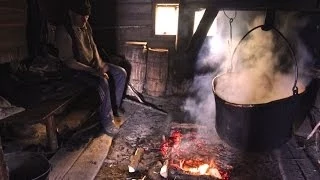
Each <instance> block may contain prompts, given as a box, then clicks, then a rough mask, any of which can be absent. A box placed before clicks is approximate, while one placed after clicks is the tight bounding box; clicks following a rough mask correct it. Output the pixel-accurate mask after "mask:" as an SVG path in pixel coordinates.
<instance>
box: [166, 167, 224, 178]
mask: <svg viewBox="0 0 320 180" xmlns="http://www.w3.org/2000/svg"><path fill="white" fill-rule="evenodd" d="M168 177H169V179H175V180H185V179H188V180H212V179H213V177H212V176H208V175H193V174H187V173H185V172H182V171H180V170H178V169H170V170H169V175H168ZM214 179H219V178H214Z"/></svg>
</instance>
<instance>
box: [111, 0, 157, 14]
mask: <svg viewBox="0 0 320 180" xmlns="http://www.w3.org/2000/svg"><path fill="white" fill-rule="evenodd" d="M117 13H118V14H128V13H150V14H151V13H152V4H151V3H145V4H119V5H118V6H117Z"/></svg>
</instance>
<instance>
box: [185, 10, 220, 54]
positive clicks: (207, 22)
mask: <svg viewBox="0 0 320 180" xmlns="http://www.w3.org/2000/svg"><path fill="white" fill-rule="evenodd" d="M218 12H219V11H218V10H217V9H214V8H207V9H206V11H205V12H204V15H203V17H202V19H201V21H200V23H199V26H198V28H197V30H196V32H195V33H194V35H193V36H192V39H191V41H190V43H189V46H188V48H187V50H186V52H187V53H188V54H189V55H191V57H192V58H195V57H196V56H197V55H198V53H199V51H200V49H201V46H202V44H203V42H204V40H205V39H206V37H207V34H208V31H209V29H210V27H211V25H212V23H213V21H214V19H215V18H216V16H217V14H218Z"/></svg>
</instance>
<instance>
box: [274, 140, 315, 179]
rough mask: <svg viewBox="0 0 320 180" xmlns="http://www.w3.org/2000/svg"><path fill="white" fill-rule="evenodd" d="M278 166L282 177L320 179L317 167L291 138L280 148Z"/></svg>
mask: <svg viewBox="0 0 320 180" xmlns="http://www.w3.org/2000/svg"><path fill="white" fill-rule="evenodd" d="M279 168H280V171H281V174H282V176H283V179H288V180H290V179H297V180H300V179H301V180H313V179H320V173H319V169H318V168H317V167H315V166H314V165H313V164H312V162H311V161H310V159H309V158H308V157H307V155H306V154H305V152H304V151H303V149H302V148H300V147H298V145H297V143H296V140H295V139H294V138H292V139H291V140H290V141H289V142H288V143H287V144H285V145H284V146H283V147H282V148H281V149H280V154H279Z"/></svg>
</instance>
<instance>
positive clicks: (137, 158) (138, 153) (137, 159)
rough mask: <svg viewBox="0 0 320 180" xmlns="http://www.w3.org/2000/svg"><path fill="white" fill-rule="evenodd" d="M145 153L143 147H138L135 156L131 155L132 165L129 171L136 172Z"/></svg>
mask: <svg viewBox="0 0 320 180" xmlns="http://www.w3.org/2000/svg"><path fill="white" fill-rule="evenodd" d="M143 153H144V149H143V148H138V149H137V150H136V152H135V153H134V155H133V156H131V157H130V165H128V168H129V172H130V173H132V172H135V171H136V170H137V167H138V165H139V162H140V160H141V158H142V155H143Z"/></svg>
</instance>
